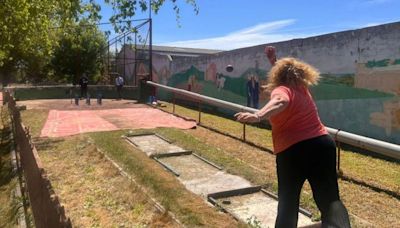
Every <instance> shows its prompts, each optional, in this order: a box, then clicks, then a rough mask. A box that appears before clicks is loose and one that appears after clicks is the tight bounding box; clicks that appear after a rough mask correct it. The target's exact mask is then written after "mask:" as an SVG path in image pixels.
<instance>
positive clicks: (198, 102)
mask: <svg viewBox="0 0 400 228" xmlns="http://www.w3.org/2000/svg"><path fill="white" fill-rule="evenodd" d="M198 104H199V122H198V123H199V124H200V123H201V102H200V101H199V102H198Z"/></svg>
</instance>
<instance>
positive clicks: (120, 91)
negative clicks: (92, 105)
mask: <svg viewBox="0 0 400 228" xmlns="http://www.w3.org/2000/svg"><path fill="white" fill-rule="evenodd" d="M122 87H123V86H122V85H118V86H117V93H118V99H119V100H121V99H122Z"/></svg>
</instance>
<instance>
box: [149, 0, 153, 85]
mask: <svg viewBox="0 0 400 228" xmlns="http://www.w3.org/2000/svg"><path fill="white" fill-rule="evenodd" d="M150 3H151V0H150ZM150 5H151V4H150ZM150 16H151V9H150ZM149 23H150V24H149V25H150V28H149V29H150V44H149V62H150V63H149V68H150V69H149V70H150V71H149V74H150V81H153V35H152V30H153V21H152V19H151V18H150V19H149Z"/></svg>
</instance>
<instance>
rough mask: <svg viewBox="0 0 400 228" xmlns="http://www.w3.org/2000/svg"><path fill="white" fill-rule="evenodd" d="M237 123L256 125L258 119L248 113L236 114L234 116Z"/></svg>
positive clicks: (253, 114) (256, 116)
mask: <svg viewBox="0 0 400 228" xmlns="http://www.w3.org/2000/svg"><path fill="white" fill-rule="evenodd" d="M235 118H236V120H237V121H239V122H241V123H258V122H260V117H259V116H258V115H257V114H255V113H250V112H238V113H236V114H235Z"/></svg>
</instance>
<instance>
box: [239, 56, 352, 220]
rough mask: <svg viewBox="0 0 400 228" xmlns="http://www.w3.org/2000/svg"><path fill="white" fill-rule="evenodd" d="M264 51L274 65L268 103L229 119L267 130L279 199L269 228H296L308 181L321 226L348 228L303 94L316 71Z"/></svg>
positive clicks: (328, 147)
mask: <svg viewBox="0 0 400 228" xmlns="http://www.w3.org/2000/svg"><path fill="white" fill-rule="evenodd" d="M266 52H267V55H268V58H269V59H270V61H271V63H274V66H273V67H272V69H271V71H270V72H269V78H268V80H269V81H268V84H267V86H266V89H267V91H268V92H270V93H271V99H270V101H269V102H268V103H267V104H266V105H265V106H264V107H263V108H261V109H260V110H259V111H258V112H256V113H248V112H239V113H237V114H235V117H236V119H237V120H238V121H240V122H243V123H255V122H260V121H262V120H265V119H269V121H270V123H271V125H272V139H273V144H274V153H275V154H276V167H277V174H278V197H279V203H278V216H277V218H276V224H275V226H276V227H285V228H287V227H297V219H298V209H299V198H300V192H301V188H302V186H303V183H304V181H305V180H308V182H309V183H310V185H311V188H312V191H313V196H314V200H315V202H316V204H317V206H318V208H319V210H320V211H321V220H322V227H350V222H349V217H348V213H347V210H346V208H345V207H344V205H343V204H342V202H341V201H340V198H339V188H338V182H337V174H336V146H335V143H334V141H333V140H332V138H331V137H330V136H329V135H328V132H327V131H326V129H325V127H324V125H323V124H322V123H321V121H320V118H319V116H318V111H317V107H316V105H315V103H314V100H313V98H312V96H311V94H310V92H309V89H308V88H309V86H312V85H315V84H317V82H318V79H319V72H318V71H317V70H316V69H315V68H313V67H312V66H310V65H308V64H306V63H304V62H301V61H299V60H297V59H294V58H282V59H280V60H278V61H276V62H275V61H274V60H273V58H272V60H271V56H270V53H268V50H267V49H266ZM272 57H274V56H272Z"/></svg>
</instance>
